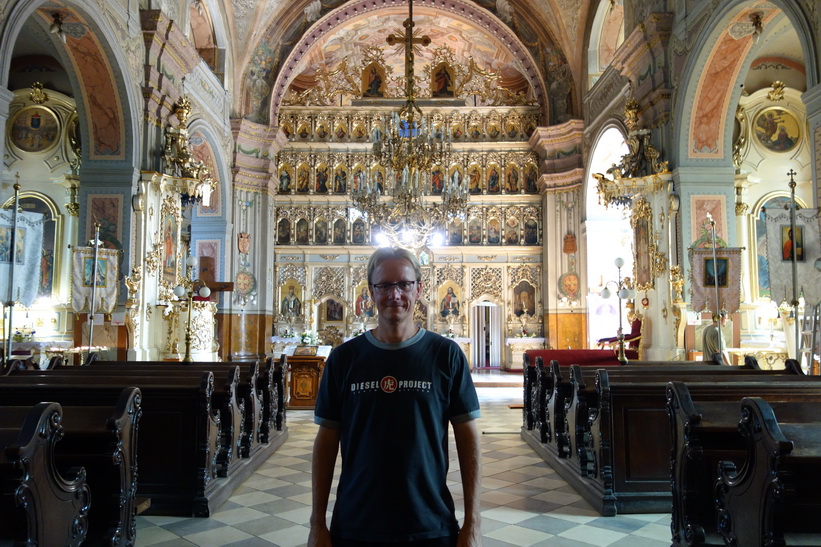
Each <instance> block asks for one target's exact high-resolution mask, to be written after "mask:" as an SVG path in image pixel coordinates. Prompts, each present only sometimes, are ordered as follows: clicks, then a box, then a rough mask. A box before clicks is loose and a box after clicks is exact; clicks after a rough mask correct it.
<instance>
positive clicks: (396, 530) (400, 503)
mask: <svg viewBox="0 0 821 547" xmlns="http://www.w3.org/2000/svg"><path fill="white" fill-rule="evenodd" d="M478 417H479V400H478V398H477V396H476V390H475V388H474V387H473V381H472V380H471V377H470V370H469V368H468V364H467V360H466V359H465V356H464V354H463V353H462V350H461V349H459V346H457V345H456V344H455V343H454V342H453V341H452V340H448V339H447V338H444V337H442V336H439V335H438V334H434V333H431V332H427V331H425V330H424V329H419V332H418V333H417V334H416V335H414V336H413V338H411V339H409V340H406V341H404V342H401V343H399V344H385V343H382V342H380V341H378V340H377V339H376V338H374V337H373V335H371V333H370V332H367V333H365V334H364V335H363V336H358V337H357V338H354V339H353V340H349V341H348V342H346V343H345V344H342V345H341V346H339V347H337V348H336V349H334V351H332V352H331V355H330V356H329V357H328V361H327V365H326V367H325V372H324V373H323V375H322V380H321V382H320V386H319V394H318V397H317V401H316V410H315V417H314V421H315V422H316V423H318V424H320V425H323V426H325V427H331V428H335V429H339V435H340V445H341V452H342V475H341V476H340V478H339V486H338V487H337V496H336V503H335V504H334V511H333V518H332V519H331V533H332V534H333V535H335V536H338V537H342V538H346V539H353V540H364V541H374V542H380V541H384V542H391V541H415V540H421V539H430V538H438V537H445V536H449V535H453V534H455V533H456V532H457V531H458V524H457V522H456V517H455V515H454V506H453V498H452V497H451V494H450V491H449V490H448V488H447V485H446V477H447V472H448V446H447V445H448V424H449V423H450V422H456V423H459V422H464V421H468V420H472V419H475V418H478Z"/></svg>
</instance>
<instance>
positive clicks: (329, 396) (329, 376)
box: [314, 350, 342, 429]
mask: <svg viewBox="0 0 821 547" xmlns="http://www.w3.org/2000/svg"><path fill="white" fill-rule="evenodd" d="M338 367H339V359H338V352H337V351H336V350H334V351H332V352H331V354H330V355H329V356H328V360H327V361H326V363H325V370H324V371H323V372H322V378H321V379H320V381H319V391H318V392H317V396H316V406H315V407H314V423H315V424H319V425H321V426H324V427H330V428H332V429H339V426H340V425H341V423H342V420H341V414H340V409H341V402H340V391H339V382H338V381H337V377H338V370H337V369H338Z"/></svg>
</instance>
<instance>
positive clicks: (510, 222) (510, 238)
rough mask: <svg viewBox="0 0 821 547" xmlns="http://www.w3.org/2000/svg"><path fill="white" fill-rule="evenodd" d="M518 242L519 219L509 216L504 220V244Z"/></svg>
mask: <svg viewBox="0 0 821 547" xmlns="http://www.w3.org/2000/svg"><path fill="white" fill-rule="evenodd" d="M518 243H519V221H518V220H517V219H515V218H509V219H507V222H505V245H517V244H518Z"/></svg>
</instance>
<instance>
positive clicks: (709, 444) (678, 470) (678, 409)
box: [667, 382, 821, 546]
mask: <svg viewBox="0 0 821 547" xmlns="http://www.w3.org/2000/svg"><path fill="white" fill-rule="evenodd" d="M749 395H756V396H761V397H765V398H766V399H768V400H770V401H777V402H773V403H772V406H773V408H774V409H776V412H777V413H779V412H782V411H783V412H785V413H786V412H790V411H792V407H794V406H795V405H801V406H803V405H804V404H805V403H806V402H811V403H817V402H821V386H819V385H817V384H816V383H812V382H809V383H807V385H805V386H800V387H796V386H795V385H794V384H792V383H790V384H786V385H785V384H783V383H778V382H776V383H758V384H754V385H751V384H750V383H727V382H725V383H723V384H722V386H721V389H716V388H715V386H706V388H705V386H704V385H703V384H685V383H683V382H670V383H669V384H668V386H667V411H668V414H669V416H670V420H671V425H672V436H673V438H672V452H671V461H670V467H671V474H672V476H671V494H672V498H673V499H672V501H673V510H672V520H671V529H672V540H673V543H672V544H673V545H676V546H677V545H724V544H725V543H724V539H723V538H722V537H721V534H720V533H719V530H718V527H717V518H716V508H715V503H714V502H715V483H716V480H717V477H718V475H717V469H718V465H719V462H721V461H725V462H732V463H733V464H734V465H736V466H739V467H740V466H742V464H744V462H745V461H746V457H747V447H746V444H747V443H746V441H745V440H744V439H743V438H742V436H741V433H740V432H739V426H738V422H739V409H740V407H741V400H742V399H743V398H744V397H745V396H749ZM816 419H817V417H816ZM725 466H726V464H725Z"/></svg>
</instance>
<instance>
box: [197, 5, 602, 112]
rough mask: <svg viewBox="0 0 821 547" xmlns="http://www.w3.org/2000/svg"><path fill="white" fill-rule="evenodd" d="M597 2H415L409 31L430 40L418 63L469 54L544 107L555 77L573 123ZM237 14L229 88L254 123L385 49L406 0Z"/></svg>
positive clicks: (393, 57)
mask: <svg viewBox="0 0 821 547" xmlns="http://www.w3.org/2000/svg"><path fill="white" fill-rule="evenodd" d="M208 1H209V2H212V1H213V2H219V1H225V0H208ZM600 1H608V0H414V19H415V20H416V22H417V26H416V28H417V29H418V30H419V31H421V32H422V33H425V34H429V35H430V36H431V38H432V39H433V44H432V45H431V47H430V49H428V50H427V51H425V52H422V53H421V58H420V61H419V62H420V63H422V62H429V60H430V56H432V54H433V53H432V52H433V49H435V48H436V47H439V46H441V45H449V46H451V47H453V48H454V49H455V50H456V58H457V59H459V62H465V63H467V58H468V57H469V56H472V57H473V58H474V59H475V60H476V61H477V63H478V64H479V65H480V66H482V68H494V69H499V70H500V71H501V75H502V78H503V81H505V83H504V84H503V85H505V86H506V87H513V88H518V89H519V90H521V89H524V88H526V87H528V86H529V87H531V88H532V89H533V90H534V96H535V97H536V98H537V100H538V101H539V102H540V103H541V102H542V101H544V104H547V92H546V90H547V89H548V88H549V87H550V86H551V82H552V81H553V80H555V79H557V78H558V79H560V80H562V81H563V82H564V81H566V83H563V84H562V85H561V86H560V88H561V89H569V90H570V93H571V95H572V97H570V98H569V99H568V105H572V106H570V107H569V109H570V111H573V114H574V115H576V116H578V115H579V112H576V110H578V108H580V106H579V105H580V102H579V99H578V97H579V96H580V93H581V88H580V87H579V79H580V77H581V75H582V74H583V71H582V70H581V66H582V61H583V56H584V52H583V48H582V44H583V42H584V34H585V29H586V27H587V26H588V23H587V21H586V19H587V17H588V15H587V14H588V13H589V10H590V6H591V5H597V4H598V2H600ZM236 6H237V4H236V2H235V3H234V9H233V10H231V9H229V10H228V11H229V12H231V11H233V12H234V13H233V14H231V13H229V15H231V17H233V21H234V22H233V26H234V29H235V30H236V31H237V32H235V33H234V34H233V39H234V40H235V45H236V49H235V51H236V52H237V57H236V58H235V61H236V62H235V65H234V66H235V67H236V68H235V80H236V81H237V82H242V84H241V86H242V90H237V91H238V92H237V93H236V94H234V101H235V102H234V110H235V112H237V113H238V114H239V115H241V116H244V117H249V119H252V120H254V121H259V122H261V123H267V119H268V115H267V113H263V112H262V110H265V111H267V110H268V109H269V108H270V113H275V112H276V111H277V109H278V107H279V104H280V102H281V101H282V97H283V96H284V94H285V93H286V88H287V86H289V85H290V84H291V83H292V82H294V81H297V82H299V83H300V84H302V83H305V82H309V81H310V80H311V77H312V74H313V73H314V72H316V71H317V70H319V69H321V68H325V69H327V68H329V66H332V65H333V63H335V62H337V61H338V60H339V59H342V58H346V59H347V60H348V66H350V65H351V58H350V57H349V55H351V54H353V55H358V54H359V52H360V51H363V50H364V49H365V48H366V47H367V46H369V45H378V46H379V47H384V38H385V37H386V36H387V35H388V34H390V33H391V32H395V31H397V30H401V28H402V27H401V22H402V20H403V19H404V18H405V17H406V14H407V1H406V0H322V2H319V1H318V0H289V1H287V2H285V1H281V0H280V1H277V0H269V1H268V2H262V3H257V4H255V5H254V7H253V8H250V9H242V10H240V12H241V13H240V12H238V11H237V9H236ZM238 16H241V17H242V20H238V18H237V17H238ZM231 17H229V19H230V18H231ZM328 35H330V36H328ZM238 38H239V41H237V39H238ZM319 42H321V43H322V46H321V47H319V48H318V49H315V43H319ZM325 49H327V51H323V50H325ZM389 50H390V48H385V49H384V51H385V54H386V55H387V56H388V57H389V58H388V59H387V61H388V63H389V64H390V65H391V66H393V67H394V70H395V71H396V70H397V68H399V67H401V64H402V63H401V54H399V53H396V54H391V53H392V52H391V51H389ZM303 56H306V58H305V59H302V57H303ZM425 59H427V60H425ZM399 73H400V74H401V71H400V72H399ZM417 74H418V71H417ZM519 75H521V77H520V76H519ZM517 78H518V79H519V83H518V84H517V83H516V81H515V80H516V79H517ZM261 79H262V80H263V81H265V83H264V84H261V83H260V80H261ZM525 84H526V85H525ZM249 86H252V91H249ZM265 87H269V88H270V93H271V94H272V95H270V96H269V99H270V106H268V105H266V106H264V107H261V105H260V100H261V97H260V95H259V93H258V92H259V91H260V90H261V89H263V88H265ZM297 87H302V86H301V85H297ZM264 102H265V103H269V100H265V101H264ZM545 108H547V107H545ZM254 110H255V112H253V113H252V115H250V116H249V112H251V111H254Z"/></svg>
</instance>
